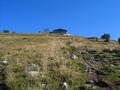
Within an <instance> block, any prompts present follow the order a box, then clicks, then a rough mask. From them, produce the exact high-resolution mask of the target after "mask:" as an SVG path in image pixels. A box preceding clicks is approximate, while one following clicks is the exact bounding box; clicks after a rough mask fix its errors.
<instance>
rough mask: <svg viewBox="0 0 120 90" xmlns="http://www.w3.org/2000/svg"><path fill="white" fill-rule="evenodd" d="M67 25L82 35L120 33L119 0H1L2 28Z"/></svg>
mask: <svg viewBox="0 0 120 90" xmlns="http://www.w3.org/2000/svg"><path fill="white" fill-rule="evenodd" d="M44 28H49V29H50V30H52V29H56V28H65V29H67V30H68V31H69V33H71V34H73V35H80V36H99V37H100V36H101V34H103V33H110V34H111V36H112V39H117V38H118V37H120V0H0V30H3V29H10V30H12V31H15V32H29V33H32V32H37V31H39V30H43V29H44Z"/></svg>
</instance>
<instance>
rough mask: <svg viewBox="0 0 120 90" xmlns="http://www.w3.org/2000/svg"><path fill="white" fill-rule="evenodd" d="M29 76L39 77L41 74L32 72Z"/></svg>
mask: <svg viewBox="0 0 120 90" xmlns="http://www.w3.org/2000/svg"><path fill="white" fill-rule="evenodd" d="M28 76H31V77H38V76H39V72H38V71H30V72H28Z"/></svg>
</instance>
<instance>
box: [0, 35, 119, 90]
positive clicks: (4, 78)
mask: <svg viewBox="0 0 120 90" xmlns="http://www.w3.org/2000/svg"><path fill="white" fill-rule="evenodd" d="M0 90H120V45H119V44H118V43H117V42H115V41H111V42H109V43H107V42H103V41H102V40H101V39H99V40H98V41H96V40H94V39H86V38H82V37H75V36H55V35H50V36H49V35H39V34H38V35H27V34H26V35H25V34H24V35H20V34H0Z"/></svg>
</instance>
